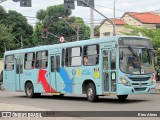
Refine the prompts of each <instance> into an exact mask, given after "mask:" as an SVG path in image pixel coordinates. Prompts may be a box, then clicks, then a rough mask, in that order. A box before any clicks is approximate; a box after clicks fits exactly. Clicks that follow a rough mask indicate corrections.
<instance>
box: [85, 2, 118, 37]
mask: <svg viewBox="0 0 160 120" xmlns="http://www.w3.org/2000/svg"><path fill="white" fill-rule="evenodd" d="M83 2H84V3H85V4H87V5H88V6H89V7H90V8H92V9H93V10H94V11H96V12H97V13H99V14H100V15H102V16H103V17H104V18H105V20H106V21H108V22H109V23H111V24H112V26H113V36H115V35H116V34H115V24H114V23H113V22H112V20H110V19H109V18H107V17H106V16H105V15H103V14H102V13H101V12H99V11H98V10H96V9H95V8H94V7H93V6H91V5H90V4H88V3H87V2H86V1H84V0H83Z"/></svg>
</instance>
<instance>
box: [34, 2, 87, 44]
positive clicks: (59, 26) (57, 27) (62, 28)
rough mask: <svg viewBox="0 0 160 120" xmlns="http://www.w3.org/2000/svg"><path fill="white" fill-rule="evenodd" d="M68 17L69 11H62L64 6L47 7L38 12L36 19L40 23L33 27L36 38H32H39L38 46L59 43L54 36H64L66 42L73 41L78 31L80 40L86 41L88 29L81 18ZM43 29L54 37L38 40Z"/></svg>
mask: <svg viewBox="0 0 160 120" xmlns="http://www.w3.org/2000/svg"><path fill="white" fill-rule="evenodd" d="M70 15H71V10H69V9H64V5H55V6H49V7H48V8H47V9H46V10H40V11H38V12H37V19H39V20H40V21H39V22H37V24H36V26H35V30H34V35H36V36H35V37H34V38H39V41H37V42H38V43H39V44H53V43H59V39H58V38H56V37H55V36H59V37H60V36H64V37H65V39H66V40H67V41H75V40H76V39H77V34H76V32H78V31H79V33H80V39H88V38H89V27H88V26H87V25H85V23H84V21H83V20H82V19H81V18H79V17H69V16H70ZM60 17H61V18H60ZM68 23H69V24H70V25H71V26H72V27H71V26H70V25H68ZM43 28H47V29H48V31H49V32H50V33H53V34H54V35H55V36H52V35H49V37H48V38H47V39H42V38H41V39H40V36H41V33H42V30H43ZM73 29H74V30H73ZM75 31H76V32H75Z"/></svg>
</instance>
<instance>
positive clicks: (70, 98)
mask: <svg viewBox="0 0 160 120" xmlns="http://www.w3.org/2000/svg"><path fill="white" fill-rule="evenodd" d="M16 97H19V98H26V96H16ZM26 99H29V98H26ZM32 99H43V100H44V99H46V100H59V101H84V102H85V101H86V102H88V101H87V98H86V97H84V96H57V95H55V96H49V95H42V96H41V97H38V98H32ZM148 101H150V100H144V99H129V98H128V99H127V100H125V101H120V100H119V99H118V98H107V97H100V98H99V99H98V101H97V102H96V103H113V104H115V103H116V104H118V103H120V104H122V103H124V104H125V103H138V102H148Z"/></svg>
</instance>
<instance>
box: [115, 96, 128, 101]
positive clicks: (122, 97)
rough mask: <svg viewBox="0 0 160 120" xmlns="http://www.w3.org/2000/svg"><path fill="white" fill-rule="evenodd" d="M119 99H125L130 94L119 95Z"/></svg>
mask: <svg viewBox="0 0 160 120" xmlns="http://www.w3.org/2000/svg"><path fill="white" fill-rule="evenodd" d="M117 97H118V99H119V100H121V101H125V100H126V99H127V97H128V95H117Z"/></svg>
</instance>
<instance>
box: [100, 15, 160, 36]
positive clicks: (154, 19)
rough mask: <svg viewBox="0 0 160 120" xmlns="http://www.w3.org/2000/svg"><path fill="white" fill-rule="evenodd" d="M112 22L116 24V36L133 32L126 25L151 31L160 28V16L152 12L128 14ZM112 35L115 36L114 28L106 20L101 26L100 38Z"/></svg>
mask: <svg viewBox="0 0 160 120" xmlns="http://www.w3.org/2000/svg"><path fill="white" fill-rule="evenodd" d="M111 20H112V21H113V22H115V29H116V30H115V31H116V35H122V34H123V32H132V30H130V29H126V28H125V27H124V25H131V26H135V27H146V28H151V29H156V28H160V15H159V14H155V13H151V12H145V13H139V12H126V13H124V15H123V16H122V17H121V18H120V19H115V20H114V19H111ZM110 35H113V26H112V25H111V24H110V23H109V22H107V21H106V20H105V21H103V22H102V24H101V25H100V37H104V36H110Z"/></svg>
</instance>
